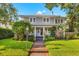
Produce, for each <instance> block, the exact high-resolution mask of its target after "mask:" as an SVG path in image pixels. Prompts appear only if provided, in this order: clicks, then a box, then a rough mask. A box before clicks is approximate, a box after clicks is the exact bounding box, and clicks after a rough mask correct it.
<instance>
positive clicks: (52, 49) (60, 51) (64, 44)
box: [45, 40, 79, 56]
mask: <svg viewBox="0 0 79 59" xmlns="http://www.w3.org/2000/svg"><path fill="white" fill-rule="evenodd" d="M45 45H46V47H47V48H48V51H49V55H50V56H79V40H56V41H46V42H45Z"/></svg>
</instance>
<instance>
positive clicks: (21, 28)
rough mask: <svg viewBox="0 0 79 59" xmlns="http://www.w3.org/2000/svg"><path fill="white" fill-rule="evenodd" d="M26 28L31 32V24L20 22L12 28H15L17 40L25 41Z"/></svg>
mask: <svg viewBox="0 0 79 59" xmlns="http://www.w3.org/2000/svg"><path fill="white" fill-rule="evenodd" d="M26 27H28V28H29V31H28V32H31V29H32V27H31V24H30V23H29V22H24V21H18V22H15V23H14V24H13V27H12V28H13V31H14V33H15V39H17V40H23V39H24V35H25V31H26Z"/></svg>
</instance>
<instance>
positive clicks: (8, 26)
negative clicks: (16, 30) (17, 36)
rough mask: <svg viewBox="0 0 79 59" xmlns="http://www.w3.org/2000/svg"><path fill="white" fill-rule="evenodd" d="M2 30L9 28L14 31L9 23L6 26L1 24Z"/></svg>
mask: <svg viewBox="0 0 79 59" xmlns="http://www.w3.org/2000/svg"><path fill="white" fill-rule="evenodd" d="M0 28H8V29H12V26H11V25H10V24H9V22H7V24H6V25H5V24H3V23H1V22H0Z"/></svg>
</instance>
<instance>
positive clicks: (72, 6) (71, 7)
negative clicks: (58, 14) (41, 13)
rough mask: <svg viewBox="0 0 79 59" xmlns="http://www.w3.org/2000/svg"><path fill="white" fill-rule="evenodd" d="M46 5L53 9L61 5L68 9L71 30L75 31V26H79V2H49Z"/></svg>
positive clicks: (65, 9)
mask: <svg viewBox="0 0 79 59" xmlns="http://www.w3.org/2000/svg"><path fill="white" fill-rule="evenodd" d="M45 7H46V8H48V9H49V10H52V8H53V7H60V8H61V9H62V10H64V11H66V13H67V19H69V20H68V25H69V31H70V32H73V31H75V30H74V28H75V27H76V28H77V27H78V23H79V4H76V3H54V4H53V3H47V4H45Z"/></svg>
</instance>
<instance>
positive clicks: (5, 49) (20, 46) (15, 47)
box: [0, 38, 32, 56]
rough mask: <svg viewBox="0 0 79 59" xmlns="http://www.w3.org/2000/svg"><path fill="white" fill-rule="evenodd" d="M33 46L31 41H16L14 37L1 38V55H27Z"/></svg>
mask: <svg viewBox="0 0 79 59" xmlns="http://www.w3.org/2000/svg"><path fill="white" fill-rule="evenodd" d="M27 45H28V47H27ZM31 47H32V42H30V41H15V40H13V39H12V38H10V39H4V40H0V56H25V55H28V50H29V49H30V48H31Z"/></svg>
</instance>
